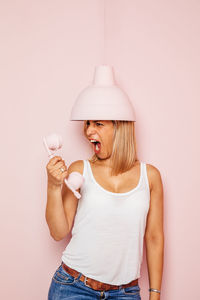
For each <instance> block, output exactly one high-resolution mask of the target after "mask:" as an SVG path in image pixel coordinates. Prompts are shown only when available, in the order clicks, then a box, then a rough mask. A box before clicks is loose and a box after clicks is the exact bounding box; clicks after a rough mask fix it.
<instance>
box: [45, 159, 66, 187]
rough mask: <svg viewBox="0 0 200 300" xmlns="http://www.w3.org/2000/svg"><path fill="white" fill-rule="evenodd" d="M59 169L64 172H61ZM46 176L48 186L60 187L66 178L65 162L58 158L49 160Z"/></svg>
mask: <svg viewBox="0 0 200 300" xmlns="http://www.w3.org/2000/svg"><path fill="white" fill-rule="evenodd" d="M60 168H63V169H64V170H65V171H64V172H62V171H61V170H60ZM46 170H47V176H48V186H51V187H59V186H61V185H62V183H63V181H64V179H65V177H66V176H67V174H68V172H67V167H66V165H65V161H64V160H62V157H60V156H54V157H53V158H51V159H50V160H49V162H48V164H47V166H46Z"/></svg>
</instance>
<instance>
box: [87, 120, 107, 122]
mask: <svg viewBox="0 0 200 300" xmlns="http://www.w3.org/2000/svg"><path fill="white" fill-rule="evenodd" d="M88 121H90V120H87V122H88ZM92 122H103V121H101V120H92Z"/></svg>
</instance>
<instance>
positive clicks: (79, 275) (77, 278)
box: [75, 272, 82, 280]
mask: <svg viewBox="0 0 200 300" xmlns="http://www.w3.org/2000/svg"><path fill="white" fill-rule="evenodd" d="M81 275H82V273H81V272H79V274H78V276H77V277H76V278H75V279H76V280H79V278H80V277H81Z"/></svg>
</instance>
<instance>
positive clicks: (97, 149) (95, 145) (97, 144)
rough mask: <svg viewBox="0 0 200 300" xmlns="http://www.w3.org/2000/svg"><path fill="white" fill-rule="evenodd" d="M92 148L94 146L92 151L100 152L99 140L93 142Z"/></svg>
mask: <svg viewBox="0 0 200 300" xmlns="http://www.w3.org/2000/svg"><path fill="white" fill-rule="evenodd" d="M93 148H94V152H95V153H97V154H98V153H99V152H100V150H101V143H99V142H98V143H94V144H93Z"/></svg>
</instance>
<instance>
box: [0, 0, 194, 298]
mask: <svg viewBox="0 0 200 300" xmlns="http://www.w3.org/2000/svg"><path fill="white" fill-rule="evenodd" d="M106 2H107V3H106V21H105V24H106V32H105V33H106V34H105V57H106V59H105V60H103V49H104V48H103V12H104V10H103V1H100V0H70V1H66V0H65V1H64V0H61V1H52V0H48V1H47V0H40V1H38V0H35V1H30V0H29V1H27V0H18V1H11V0H4V1H3V0H1V2H0V32H1V36H0V39H1V50H0V51H1V53H0V65H1V67H0V81H1V89H0V99H1V117H0V122H1V126H0V128H1V139H2V141H1V156H0V157H1V208H0V211H1V218H0V221H1V224H0V228H1V262H0V265H1V273H0V274H1V291H0V294H1V299H6V300H7V299H8V300H11V299H17V300H18V299H19V300H36V299H37V300H44V299H47V292H48V289H49V286H50V282H51V278H52V276H53V274H54V272H55V270H56V268H57V267H58V266H59V264H60V260H61V255H62V252H63V251H64V249H65V247H66V244H67V241H68V240H67V239H65V240H62V241H60V242H56V241H54V240H53V239H52V238H51V236H50V234H49V230H48V226H47V224H46V221H45V207H46V187H47V176H46V169H45V167H46V164H47V162H48V158H47V153H46V152H45V149H44V147H43V144H42V138H43V136H45V135H47V134H49V133H52V132H56V133H60V134H61V135H62V137H63V140H64V144H63V148H62V151H61V152H58V154H59V155H61V156H63V158H64V159H65V160H66V162H67V165H69V164H70V163H71V162H72V161H74V160H77V159H86V158H88V157H90V156H91V154H92V150H91V148H90V145H89V144H88V142H87V141H86V139H85V138H84V137H83V135H82V122H71V121H69V114H70V110H71V106H72V104H73V102H74V100H75V98H76V97H77V95H78V93H79V92H80V91H81V90H82V89H83V88H85V87H86V86H87V85H88V84H89V83H90V81H91V80H92V77H93V72H94V67H95V66H96V65H99V64H102V63H107V64H110V65H112V66H113V67H114V70H115V77H116V80H117V82H118V83H119V85H120V86H121V87H122V88H123V89H124V90H125V91H126V92H127V93H128V95H129V96H130V99H131V101H132V103H133V105H134V108H135V111H136V117H137V122H136V138H137V144H138V156H139V159H140V160H141V161H144V162H146V163H150V164H153V165H154V166H156V167H157V168H158V169H159V170H160V172H161V175H162V179H163V184H164V193H165V195H164V196H165V199H164V206H165V219H164V227H165V262H164V272H163V282H162V296H161V299H162V300H169V299H170V300H177V299H181V300H184V299H192V300H197V299H199V275H200V274H199V273H200V272H199V267H200V265H199V253H200V240H199V230H198V228H199V225H200V218H199V210H200V202H199V190H198V191H197V188H199V181H198V179H199V176H198V175H199V174H198V173H199V166H200V164H199V162H200V160H199V153H200V143H199V140H198V137H199V135H198V136H197V130H198V128H199V126H200V124H199V119H198V118H197V115H198V111H199V108H200V105H199V96H200V89H199V76H200V71H199V70H200V55H199V53H200V40H199V36H200V18H199V16H200V2H199V1H197V0H187V1H183V0H173V1H172V0H170V1H158V0H157V1H156V0H152V1H147V0H145V1H139V0H136V1H133V0H109V1H106ZM144 250H145V249H144ZM141 272H142V276H141V278H140V281H139V283H140V286H141V296H142V299H143V300H146V299H148V287H149V284H148V275H147V266H146V255H145V252H144V259H143V263H142V269H141Z"/></svg>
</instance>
